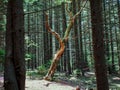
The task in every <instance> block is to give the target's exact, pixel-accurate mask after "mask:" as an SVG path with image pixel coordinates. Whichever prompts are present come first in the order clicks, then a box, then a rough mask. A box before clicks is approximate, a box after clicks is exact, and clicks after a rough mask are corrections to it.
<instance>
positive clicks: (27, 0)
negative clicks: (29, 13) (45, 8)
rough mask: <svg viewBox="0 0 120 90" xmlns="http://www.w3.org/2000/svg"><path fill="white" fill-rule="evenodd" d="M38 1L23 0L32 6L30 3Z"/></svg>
mask: <svg viewBox="0 0 120 90" xmlns="http://www.w3.org/2000/svg"><path fill="white" fill-rule="evenodd" d="M37 1H38V0H25V3H30V4H32V3H34V2H37Z"/></svg>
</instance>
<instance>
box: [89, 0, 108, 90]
mask: <svg viewBox="0 0 120 90" xmlns="http://www.w3.org/2000/svg"><path fill="white" fill-rule="evenodd" d="M90 7H91V19H92V20H91V22H92V39H93V50H94V52H93V54H94V60H95V74H96V80H97V90H109V87H108V79H107V68H106V63H105V56H104V41H103V37H104V36H103V35H104V34H103V33H104V32H103V31H104V28H103V17H102V0H90ZM98 17H99V18H98Z"/></svg>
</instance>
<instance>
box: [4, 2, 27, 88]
mask: <svg viewBox="0 0 120 90" xmlns="http://www.w3.org/2000/svg"><path fill="white" fill-rule="evenodd" d="M6 27H7V28H6V29H7V30H6V55H5V74H4V77H5V78H4V86H5V90H25V59H24V13H23V0H9V1H8V8H7V26H6Z"/></svg>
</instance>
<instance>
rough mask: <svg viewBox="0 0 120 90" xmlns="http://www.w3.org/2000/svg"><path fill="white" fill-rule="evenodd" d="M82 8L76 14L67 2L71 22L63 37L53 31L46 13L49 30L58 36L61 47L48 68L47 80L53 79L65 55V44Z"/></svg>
mask: <svg viewBox="0 0 120 90" xmlns="http://www.w3.org/2000/svg"><path fill="white" fill-rule="evenodd" d="M81 10H82V9H80V10H79V11H78V12H77V13H76V14H75V15H73V14H72V12H71V11H70V10H69V9H68V4H66V11H67V13H68V15H69V17H70V18H69V24H68V27H67V28H66V31H65V34H64V37H63V38H61V37H60V35H59V34H58V33H57V32H55V31H52V29H51V28H50V25H49V22H48V15H47V14H45V15H46V28H47V30H48V32H50V33H51V34H52V35H54V36H55V37H56V39H57V40H58V42H59V44H60V47H59V50H58V51H57V53H56V54H55V55H54V58H53V60H52V63H51V66H50V68H49V70H48V73H47V75H46V76H45V77H44V79H45V80H51V79H52V77H53V76H54V73H55V70H56V68H57V65H58V62H59V60H60V58H61V56H62V55H63V53H64V51H65V44H66V42H67V41H68V38H69V33H70V31H71V28H72V27H73V24H74V21H75V19H76V17H77V16H78V15H79V14H80V12H81Z"/></svg>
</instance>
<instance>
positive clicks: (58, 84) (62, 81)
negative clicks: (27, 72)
mask: <svg viewBox="0 0 120 90" xmlns="http://www.w3.org/2000/svg"><path fill="white" fill-rule="evenodd" d="M38 77H39V78H38ZM109 85H110V86H109V87H110V90H120V76H117V75H112V76H109ZM77 86H79V87H80V88H81V89H80V90H90V89H93V90H96V80H95V77H94V75H93V76H87V77H80V78H79V79H78V78H75V77H73V76H72V77H65V76H62V75H59V76H57V77H56V78H55V80H54V81H52V82H50V81H46V80H43V79H42V77H40V76H35V75H34V76H27V78H26V89H25V90H76V87H77ZM0 90H4V88H3V76H1V77H0Z"/></svg>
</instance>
